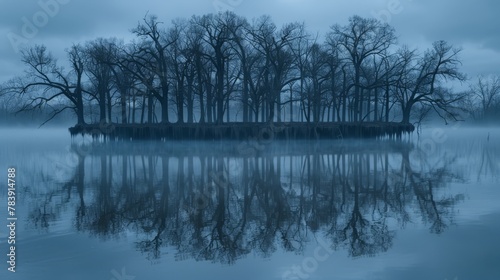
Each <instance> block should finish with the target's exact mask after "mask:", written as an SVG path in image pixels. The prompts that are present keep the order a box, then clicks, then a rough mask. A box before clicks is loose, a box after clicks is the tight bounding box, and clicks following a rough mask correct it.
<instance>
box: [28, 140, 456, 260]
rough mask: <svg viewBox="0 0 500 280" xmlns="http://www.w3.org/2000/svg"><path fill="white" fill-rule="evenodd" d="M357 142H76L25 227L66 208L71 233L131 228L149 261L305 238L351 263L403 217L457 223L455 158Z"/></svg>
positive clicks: (105, 234) (299, 243)
mask: <svg viewBox="0 0 500 280" xmlns="http://www.w3.org/2000/svg"><path fill="white" fill-rule="evenodd" d="M207 145H208V144H207ZM198 146H200V145H198ZM226 146H229V145H226ZM363 147H364V148H361V146H359V145H356V144H350V145H347V144H345V145H339V143H337V144H325V143H323V144H322V145H320V146H319V147H315V146H314V145H312V146H311V145H307V144H305V143H303V144H300V145H299V144H296V145H292V144H285V143H281V144H279V145H271V146H269V147H267V148H266V150H264V151H262V153H259V154H254V155H239V154H238V153H237V151H234V150H231V148H227V149H219V148H220V147H219V146H217V147H212V146H210V145H208V146H206V147H205V146H203V147H202V148H200V149H199V150H196V149H194V148H193V149H188V148H186V149H183V148H182V147H181V148H179V147H177V146H176V144H171V145H167V144H165V143H158V144H154V143H143V144H134V145H131V144H126V143H122V144H118V145H117V144H116V143H114V144H113V145H109V144H105V143H104V144H94V145H91V146H90V147H85V148H84V149H83V148H82V147H81V146H78V145H76V144H75V145H74V146H73V152H74V153H75V154H76V155H77V156H78V164H77V165H76V167H75V168H74V172H73V173H72V178H71V179H70V180H67V182H65V183H64V184H63V185H62V186H59V187H57V188H54V189H53V190H52V191H50V192H47V193H46V194H43V195H42V194H40V195H39V196H38V197H36V201H38V203H34V204H33V205H32V209H31V214H30V220H31V222H32V223H33V224H34V225H35V226H36V227H40V228H47V227H49V225H50V223H51V221H54V220H56V219H58V218H59V217H60V213H61V211H65V209H73V210H72V211H74V225H75V228H76V230H78V231H81V232H88V233H90V234H91V235H96V236H99V237H100V238H104V239H106V238H115V237H119V236H120V235H122V234H124V233H125V232H133V233H134V234H136V235H137V236H138V241H137V242H136V246H137V249H138V250H140V251H141V252H143V253H145V254H146V255H147V257H148V258H150V259H158V258H160V257H161V251H162V248H163V247H170V248H174V249H175V251H176V252H177V253H176V257H177V259H179V260H183V259H191V258H193V259H196V260H211V261H214V262H222V263H233V262H235V261H236V260H237V259H239V258H241V257H243V256H246V255H248V254H250V253H252V254H259V255H261V256H262V257H268V256H271V255H272V254H273V252H275V251H276V250H278V249H279V248H282V249H284V250H286V251H292V252H301V251H302V250H303V249H304V248H305V245H306V244H307V242H309V241H310V238H311V236H313V235H312V234H311V233H313V234H314V235H317V234H319V235H321V238H324V239H325V240H329V242H330V245H331V246H332V248H336V249H339V248H345V249H346V250H347V251H348V252H349V254H350V255H351V256H352V257H359V256H366V255H368V256H372V255H375V254H377V253H380V252H385V251H387V250H388V249H389V248H390V247H391V245H392V241H393V239H394V237H395V235H396V230H398V229H399V228H403V227H404V226H405V225H406V224H407V223H408V222H413V221H414V220H416V219H422V221H423V222H424V223H425V224H426V225H428V227H429V229H430V231H431V232H433V233H441V232H443V230H445V228H446V227H447V226H448V225H450V223H452V222H453V217H454V214H455V210H454V206H455V204H456V203H457V202H458V201H460V200H461V199H462V197H463V196H461V195H457V196H445V195H443V194H442V192H441V191H440V190H441V189H443V188H444V187H445V186H446V185H447V184H448V183H449V182H451V181H453V180H459V179H460V178H459V177H458V176H457V175H456V174H453V173H452V172H451V171H450V168H449V167H450V164H451V160H450V159H443V160H441V161H440V162H438V163H437V166H435V165H431V164H430V163H428V162H427V160H426V159H425V156H423V155H422V154H420V153H419V152H418V151H416V150H413V149H412V147H411V145H410V144H406V143H402V142H378V143H377V142H374V143H371V144H370V145H368V147H367V146H366V145H364V146H363ZM422 158H423V159H422ZM54 196H58V197H61V198H62V199H61V200H58V201H57V202H55V201H54V200H52V197H54Z"/></svg>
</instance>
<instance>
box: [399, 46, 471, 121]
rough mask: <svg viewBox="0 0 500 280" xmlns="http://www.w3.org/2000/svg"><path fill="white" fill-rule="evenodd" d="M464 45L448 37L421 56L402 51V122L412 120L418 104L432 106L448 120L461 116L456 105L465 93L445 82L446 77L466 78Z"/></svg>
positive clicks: (400, 83) (400, 100)
mask: <svg viewBox="0 0 500 280" xmlns="http://www.w3.org/2000/svg"><path fill="white" fill-rule="evenodd" d="M459 53H460V49H456V48H453V47H452V46H451V45H450V44H448V43H446V42H445V41H437V42H435V43H434V44H433V47H432V49H430V50H428V51H426V52H425V53H424V55H422V56H418V55H417V54H416V52H415V51H409V50H404V51H402V52H401V56H402V58H401V59H402V60H403V61H404V64H403V65H404V66H403V68H402V72H401V74H400V75H401V76H400V79H399V80H398V81H397V86H396V94H395V97H396V99H397V101H398V103H399V104H400V106H401V111H402V114H403V118H402V122H403V123H409V122H410V116H411V113H412V109H413V106H414V105H417V104H420V105H422V106H428V107H431V108H432V109H433V110H434V111H435V112H436V113H437V114H439V116H441V117H442V118H443V119H444V120H445V121H446V120H447V119H453V120H457V119H458V112H457V110H456V109H457V108H456V105H458V102H459V101H460V100H462V99H463V98H464V97H465V95H464V94H462V93H457V94H455V93H453V92H450V91H449V90H448V89H446V88H444V87H443V86H441V84H440V82H442V81H443V80H459V81H463V80H465V75H464V74H463V73H461V72H459V70H458V67H459V66H460V60H459V58H458V54H459Z"/></svg>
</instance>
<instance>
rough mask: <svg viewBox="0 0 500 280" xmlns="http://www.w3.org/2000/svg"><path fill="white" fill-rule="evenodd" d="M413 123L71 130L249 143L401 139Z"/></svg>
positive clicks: (128, 137) (125, 126) (114, 136)
mask: <svg viewBox="0 0 500 280" xmlns="http://www.w3.org/2000/svg"><path fill="white" fill-rule="evenodd" d="M414 129H415V127H414V126H413V125H412V124H404V123H399V122H398V123H394V122H388V123H385V122H380V123H376V122H364V123H317V124H310V123H272V124H267V123H242V122H233V123H224V124H221V125H219V124H204V125H200V124H196V123H192V124H145V125H144V124H134V125H130V124H107V123H106V124H95V125H91V124H85V125H77V126H74V127H71V128H69V131H70V133H71V136H77V135H78V134H81V135H90V136H92V137H93V138H105V140H132V139H154V140H183V139H189V140H223V139H235V140H247V139H259V140H262V141H271V140H273V139H285V140H289V139H344V138H380V137H385V136H387V137H390V138H401V136H402V134H404V133H411V132H412V131H413V130H414Z"/></svg>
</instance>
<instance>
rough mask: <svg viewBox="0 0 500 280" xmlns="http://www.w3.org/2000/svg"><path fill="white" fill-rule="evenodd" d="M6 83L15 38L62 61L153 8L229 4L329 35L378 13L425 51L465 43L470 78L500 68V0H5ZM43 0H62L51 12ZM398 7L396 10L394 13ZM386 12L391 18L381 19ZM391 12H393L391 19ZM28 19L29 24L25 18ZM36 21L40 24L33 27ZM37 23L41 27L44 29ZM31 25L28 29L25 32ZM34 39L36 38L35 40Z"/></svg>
mask: <svg viewBox="0 0 500 280" xmlns="http://www.w3.org/2000/svg"><path fill="white" fill-rule="evenodd" d="M0 3H1V4H0V38H1V39H0V63H1V64H0V65H1V67H0V82H3V81H5V80H6V79H8V78H10V77H12V76H14V75H19V74H21V73H22V71H23V69H24V67H23V65H22V63H21V62H20V55H19V54H18V53H16V51H15V48H16V43H14V44H13V43H12V42H11V41H12V40H13V38H14V39H15V40H19V42H20V41H23V40H24V42H27V43H28V44H30V45H32V44H45V45H47V47H48V49H49V50H50V51H51V52H52V53H53V54H54V55H55V56H56V57H59V59H60V60H64V59H65V58H66V57H65V54H64V49H66V48H68V47H69V46H71V44H72V43H77V42H85V41H88V40H91V39H95V38H97V37H118V38H123V39H124V40H125V42H127V41H128V40H130V39H132V38H133V35H131V33H130V29H131V28H133V27H135V26H136V25H137V23H138V21H140V20H141V19H142V18H143V17H144V15H145V14H146V13H147V12H148V11H149V13H150V14H155V15H157V16H158V17H159V19H160V20H162V21H163V22H165V24H166V25H168V24H169V23H170V21H171V20H172V19H175V18H178V17H182V18H189V17H191V16H192V15H193V14H196V15H202V14H207V13H215V12H217V11H220V10H221V9H230V10H232V11H234V12H235V13H237V14H239V15H242V16H245V17H246V18H247V19H249V20H251V19H252V18H255V17H259V16H261V15H263V14H268V15H270V16H271V17H272V18H273V20H274V21H275V23H276V24H277V25H278V26H281V25H282V24H284V23H287V22H292V21H300V22H305V24H306V26H307V29H308V31H309V32H311V33H319V34H320V35H321V34H324V33H325V32H327V31H328V30H329V27H330V26H331V25H333V24H335V23H339V24H345V23H346V22H347V19H348V18H349V17H350V16H352V15H354V14H357V15H360V16H363V17H378V18H381V19H383V20H385V21H388V22H389V23H390V24H391V25H392V26H394V27H395V29H396V33H397V35H398V36H399V44H406V45H408V46H409V47H410V48H419V49H420V50H424V49H425V48H427V47H429V46H430V43H431V42H433V41H435V40H441V39H443V40H447V41H449V42H450V43H452V44H453V45H455V46H460V47H462V48H463V52H462V54H461V57H462V61H463V67H462V70H463V72H465V73H466V74H467V75H468V77H469V78H475V77H476V76H477V75H478V74H483V75H487V74H499V68H498V66H499V65H500V35H499V34H498V33H497V30H496V28H498V26H500V17H498V15H497V13H498V12H499V11H500V1H494V0H480V1H473V0H461V1H452V0H439V1H431V0H350V1H346V0H343V1H341V0H170V1H168V0H167V1H158V0H156V1H153V0H142V1H128V0H120V1H119V0H105V1H103V0H85V1H82V0H0ZM40 3H51V4H54V3H56V4H57V6H55V7H54V5H49V6H50V7H54V8H52V9H49V11H48V12H46V11H44V9H43V8H42V6H43V5H41V4H40ZM391 11H392V14H391V13H390V12H391ZM381 15H384V17H381ZM386 15H390V17H386ZM26 22H28V23H26ZM29 24H34V27H35V28H36V29H37V30H35V31H34V32H33V29H31V30H30V29H29V28H27V27H26V26H27V25H29ZM36 24H38V25H39V26H40V27H37V26H36ZM23 29H24V31H23ZM28 37H31V38H28Z"/></svg>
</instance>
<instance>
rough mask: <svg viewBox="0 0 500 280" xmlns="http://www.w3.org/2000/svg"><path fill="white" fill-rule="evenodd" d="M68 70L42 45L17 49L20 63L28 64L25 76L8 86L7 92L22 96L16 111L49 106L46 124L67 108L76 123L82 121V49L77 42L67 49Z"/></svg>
mask: <svg viewBox="0 0 500 280" xmlns="http://www.w3.org/2000/svg"><path fill="white" fill-rule="evenodd" d="M67 54H68V60H69V64H70V70H69V71H65V69H64V68H63V67H61V66H59V65H57V61H56V59H55V58H54V57H53V56H52V55H51V54H50V53H49V52H48V51H47V48H46V47H45V46H43V45H36V46H34V47H31V48H28V49H25V50H23V51H22V52H21V55H22V62H23V63H24V64H25V65H26V66H27V67H28V68H27V69H26V76H25V77H24V78H21V79H17V80H15V82H14V83H13V84H12V85H11V86H10V87H9V91H11V92H15V93H18V94H21V95H24V96H26V101H25V103H24V105H23V106H22V107H21V109H19V111H25V110H33V109H41V108H43V107H49V108H51V109H52V112H51V115H50V117H49V119H47V120H45V121H44V122H43V123H42V125H43V124H45V123H47V122H48V121H50V120H51V119H53V118H54V117H55V116H57V115H58V114H60V113H61V112H63V111H65V110H67V109H70V110H73V111H74V112H75V114H76V116H77V124H78V125H83V124H85V120H84V112H83V110H84V107H83V85H82V76H83V71H84V69H83V68H84V67H83V58H82V55H83V51H82V48H81V47H80V46H79V45H73V46H72V47H71V48H70V49H69V50H67Z"/></svg>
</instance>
